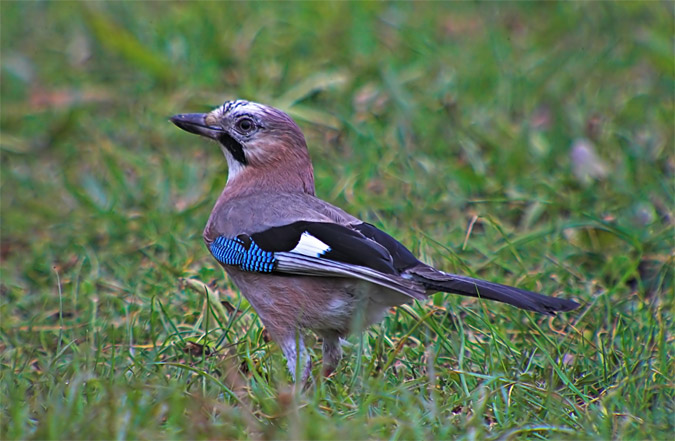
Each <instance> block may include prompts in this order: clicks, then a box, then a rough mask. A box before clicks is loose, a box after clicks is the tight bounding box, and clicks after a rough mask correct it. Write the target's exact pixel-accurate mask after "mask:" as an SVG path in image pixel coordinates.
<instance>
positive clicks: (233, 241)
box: [209, 236, 277, 273]
mask: <svg viewBox="0 0 675 441" xmlns="http://www.w3.org/2000/svg"><path fill="white" fill-rule="evenodd" d="M245 239H246V240H243V239H241V238H239V237H235V238H227V237H223V236H220V237H218V238H216V240H214V241H213V242H212V243H211V246H210V247H209V249H210V250H211V253H212V254H213V256H214V257H215V258H216V259H217V260H218V261H219V262H221V263H223V264H225V265H233V266H238V267H239V268H241V269H243V270H244V271H252V272H259V273H271V272H272V271H274V268H275V267H276V264H277V259H276V258H275V257H274V253H273V252H271V251H265V250H263V249H261V248H260V247H259V246H258V245H256V243H255V242H253V241H252V240H251V239H250V238H248V237H245Z"/></svg>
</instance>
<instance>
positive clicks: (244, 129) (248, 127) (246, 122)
mask: <svg viewBox="0 0 675 441" xmlns="http://www.w3.org/2000/svg"><path fill="white" fill-rule="evenodd" d="M237 130H238V131H240V132H241V133H250V132H252V131H253V130H255V123H254V122H253V120H252V119H251V118H242V119H240V120H239V121H237Z"/></svg>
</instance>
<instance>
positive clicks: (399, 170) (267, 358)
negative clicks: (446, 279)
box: [0, 1, 675, 439]
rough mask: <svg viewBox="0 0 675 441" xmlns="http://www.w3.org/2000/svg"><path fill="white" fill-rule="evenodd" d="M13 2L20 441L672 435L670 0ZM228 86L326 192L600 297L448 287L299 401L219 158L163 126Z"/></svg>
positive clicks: (7, 386)
mask: <svg viewBox="0 0 675 441" xmlns="http://www.w3.org/2000/svg"><path fill="white" fill-rule="evenodd" d="M0 17H1V22H0V24H1V29H0V37H1V46H0V51H1V53H0V62H1V64H2V67H1V69H0V93H1V102H0V105H1V108H0V111H1V113H0V128H1V131H2V133H1V138H0V148H1V151H0V153H1V155H2V157H1V166H0V167H1V168H0V171H1V176H0V183H1V184H0V185H1V191H2V193H1V200H0V209H1V214H2V220H1V225H0V238H1V240H0V257H1V259H2V268H1V274H2V281H1V285H0V296H1V297H0V299H1V301H2V303H1V306H0V318H1V324H0V363H1V366H0V369H1V371H0V408H1V410H2V413H1V414H0V418H1V419H0V424H1V428H0V438H2V439H27V438H31V439H55V438H56V439H94V438H100V439H112V438H119V439H124V438H146V439H195V438H199V439H205V438H242V437H250V438H265V439H277V438H288V439H297V438H323V439H373V438H392V439H399V438H403V439H421V438H431V439H440V438H471V439H476V438H478V439H492V438H494V439H497V438H499V439H502V438H512V437H523V438H551V437H552V438H565V439H608V438H614V439H645V438H651V439H660V438H668V437H669V436H670V435H672V432H673V430H674V424H673V412H674V411H675V409H674V407H675V406H674V402H675V398H674V396H673V380H672V379H673V376H674V373H675V369H674V366H673V361H672V359H673V355H674V352H675V351H674V342H673V333H672V330H673V306H674V297H675V296H674V295H673V294H674V293H673V289H674V288H673V270H672V267H673V245H674V244H673V208H674V201H673V197H674V192H673V187H674V180H673V172H674V171H675V159H674V158H675V156H674V155H673V153H674V140H675V136H674V135H673V131H674V128H673V127H674V125H673V120H674V118H673V97H674V94H675V88H674V80H675V72H674V70H675V67H674V65H675V62H674V56H673V54H674V50H673V33H674V30H675V25H674V17H675V14H674V7H673V3H672V2H667V1H664V2H620V3H614V2H589V3H584V2H561V3H558V2H545V3H533V2H508V3H496V2H495V3H477V2H476V3H474V2H471V3H468V2H467V3H440V2H439V3H422V2H416V3H402V2H372V3H370V2H369V3H357V2H349V3H347V2H344V3H343V2H340V3H337V2H335V3H329V2H311V3H310V2H308V3H304V2H293V3H291V2H288V3H285V2H284V3H277V2H274V3H273V2H180V1H167V2H10V1H4V2H2V3H0ZM234 98H244V99H249V100H253V101H258V102H262V103H266V104H270V105H273V106H276V107H279V108H281V109H283V110H284V111H286V112H288V113H289V114H290V115H291V116H292V117H293V118H294V119H296V121H298V123H299V124H300V126H301V127H302V129H303V131H304V132H305V134H306V136H307V140H308V144H309V148H310V153H311V155H312V158H313V160H314V165H315V173H316V178H317V193H318V194H319V195H320V196H321V197H322V198H324V199H326V200H328V201H330V202H332V203H334V204H337V205H339V206H341V207H343V208H345V209H346V210H347V211H349V212H351V213H353V214H355V215H358V216H361V217H362V218H364V219H366V220H368V221H370V222H372V223H374V224H376V225H378V226H380V227H382V228H384V229H386V230H387V231H388V232H390V233H391V234H393V235H395V236H396V237H398V238H399V239H400V240H401V241H402V242H403V243H404V244H406V245H408V246H409V247H411V248H412V249H413V250H414V251H415V252H416V253H417V254H418V255H419V256H420V257H421V258H422V259H423V260H425V261H427V262H429V263H433V264H435V265H437V266H439V267H440V268H442V269H444V270H447V271H453V272H463V273H467V274H471V275H476V276H479V277H482V278H487V279H490V280H494V281H498V282H501V283H507V284H514V285H518V286H522V287H524V288H527V289H532V290H539V291H542V292H545V293H549V294H557V295H561V296H565V297H569V298H576V299H578V300H579V301H580V302H581V303H582V304H583V306H582V308H581V309H579V310H578V311H574V312H571V313H567V314H564V316H561V317H559V318H555V319H552V320H549V319H548V318H546V317H539V316H535V315H533V314H530V313H525V312H522V311H518V310H515V309H513V308H509V307H507V306H503V305H485V304H482V303H479V302H476V301H475V300H469V299H464V298H458V297H457V296H445V295H436V296H434V298H433V302H432V303H433V305H426V306H425V305H417V304H416V305H413V306H411V307H405V308H399V309H398V310H396V311H394V312H392V314H390V316H389V317H388V318H387V319H386V320H385V321H384V322H383V324H382V325H378V326H375V327H373V329H372V330H370V331H369V332H368V333H366V335H365V336H364V338H363V340H361V339H359V338H358V337H354V338H352V339H351V340H350V342H351V344H352V346H350V347H348V348H346V357H345V360H343V363H342V365H341V367H340V368H339V369H338V372H337V373H336V374H335V375H334V376H333V377H331V378H330V379H328V380H325V381H324V380H321V379H320V374H319V369H318V367H317V368H316V369H315V370H314V375H315V377H316V380H315V381H314V382H313V383H312V384H310V385H309V386H307V387H306V388H305V390H304V391H301V390H300V388H296V389H293V388H292V387H291V386H289V384H288V382H289V378H288V376H287V373H286V372H285V371H284V361H283V358H282V355H281V352H280V351H279V350H278V348H277V347H276V346H274V345H272V344H269V343H267V340H266V336H265V333H264V330H263V329H262V326H261V325H260V323H259V322H258V321H257V319H256V317H255V314H254V313H253V311H251V309H250V307H249V306H248V304H247V303H246V302H245V301H244V300H242V299H240V297H239V296H238V294H237V292H236V290H235V289H234V287H233V286H231V285H230V284H229V283H228V281H227V280H226V279H225V277H224V273H223V272H222V270H221V269H219V268H218V267H216V265H214V261H213V260H212V258H211V257H210V256H209V255H208V252H207V251H206V249H205V247H204V246H203V244H202V241H201V230H202V228H203V225H204V223H205V222H206V219H207V217H208V214H209V212H210V210H211V206H212V204H213V203H214V201H215V199H216V197H217V195H218V193H219V191H220V190H221V189H222V187H223V186H224V185H225V182H226V179H227V167H226V163H225V161H224V159H223V158H222V157H221V154H220V152H219V150H218V149H217V148H216V146H215V145H213V144H209V143H206V142H203V141H202V140H200V139H197V138H196V137H194V136H191V135H187V134H185V133H183V132H181V131H180V130H178V129H177V128H175V127H174V126H173V125H172V124H170V123H169V122H168V118H169V117H170V116H171V115H173V114H176V113H186V112H199V111H206V110H209V109H211V108H212V107H214V106H217V105H220V104H221V103H222V102H223V101H225V100H229V99H234ZM487 308H489V309H487ZM310 346H312V348H313V358H314V360H315V361H316V363H315V365H316V366H318V361H319V359H320V350H319V347H320V343H318V342H316V341H315V340H314V341H312V340H310Z"/></svg>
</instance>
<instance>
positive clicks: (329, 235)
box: [251, 221, 399, 275]
mask: <svg viewBox="0 0 675 441" xmlns="http://www.w3.org/2000/svg"><path fill="white" fill-rule="evenodd" d="M304 232H307V233H309V234H311V235H312V236H314V237H315V238H317V239H319V240H320V241H321V242H323V243H325V244H326V245H327V246H329V247H330V250H328V251H327V252H325V253H323V254H321V255H320V256H317V257H321V258H324V259H328V260H334V261H337V262H343V263H349V264H352V265H360V266H364V267H367V268H372V269H374V270H377V271H380V272H382V273H385V274H396V275H398V274H399V271H397V269H396V268H395V266H394V264H393V259H392V256H391V255H390V253H389V251H388V250H387V249H386V247H384V246H382V245H380V244H379V243H377V241H373V240H370V239H368V238H367V237H366V236H364V235H363V234H361V233H360V232H359V231H355V230H352V229H350V228H348V227H345V226H343V225H339V224H334V223H328V222H309V221H298V222H294V223H292V224H288V225H283V226H280V227H272V228H269V229H267V230H265V231H261V232H259V233H255V234H252V235H251V238H252V239H253V241H254V242H255V243H256V244H257V245H258V246H259V247H260V248H261V249H263V250H265V251H272V252H279V251H291V250H293V248H295V247H296V246H297V245H298V243H299V242H300V238H301V236H302V234H303V233H304Z"/></svg>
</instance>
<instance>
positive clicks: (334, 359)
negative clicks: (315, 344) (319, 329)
mask: <svg viewBox="0 0 675 441" xmlns="http://www.w3.org/2000/svg"><path fill="white" fill-rule="evenodd" d="M322 336H323V345H322V350H323V375H324V376H326V377H327V376H329V375H330V374H332V373H333V371H334V370H335V368H336V367H337V365H338V363H340V359H341V358H342V345H341V344H340V337H339V336H338V335H337V334H336V333H326V334H323V335H322Z"/></svg>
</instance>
